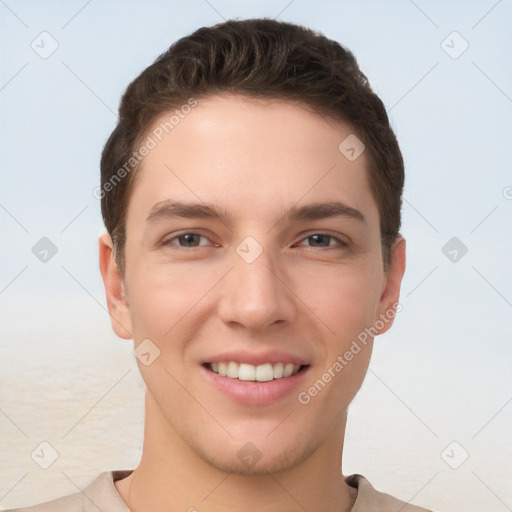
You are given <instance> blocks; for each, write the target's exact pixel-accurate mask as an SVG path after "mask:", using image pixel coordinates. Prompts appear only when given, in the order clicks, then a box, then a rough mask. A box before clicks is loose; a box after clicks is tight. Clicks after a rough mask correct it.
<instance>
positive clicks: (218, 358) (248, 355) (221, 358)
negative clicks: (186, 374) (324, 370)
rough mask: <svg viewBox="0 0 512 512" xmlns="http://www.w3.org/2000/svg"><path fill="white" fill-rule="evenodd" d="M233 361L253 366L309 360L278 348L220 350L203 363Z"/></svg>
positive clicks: (302, 362) (306, 363)
mask: <svg viewBox="0 0 512 512" xmlns="http://www.w3.org/2000/svg"><path fill="white" fill-rule="evenodd" d="M229 361H234V362H236V363H247V364H252V365H254V366H258V365H260V364H265V363H271V364H276V363H284V364H289V363H292V364H298V365H301V366H302V365H308V364H309V362H308V360H307V359H305V358H303V357H301V356H297V355H294V354H290V353H287V352H282V351H279V350H270V351H266V352H259V353H255V352H248V351H240V350H238V351H230V352H222V353H220V354H215V355H212V356H210V357H209V358H208V359H206V360H205V361H204V362H205V363H221V362H229Z"/></svg>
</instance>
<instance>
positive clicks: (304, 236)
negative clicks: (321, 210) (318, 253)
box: [299, 230, 348, 249]
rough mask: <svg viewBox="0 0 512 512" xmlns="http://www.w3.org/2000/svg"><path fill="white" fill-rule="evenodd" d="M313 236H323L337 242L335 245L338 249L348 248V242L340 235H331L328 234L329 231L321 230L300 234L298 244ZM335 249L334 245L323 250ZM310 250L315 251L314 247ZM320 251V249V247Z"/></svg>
mask: <svg viewBox="0 0 512 512" xmlns="http://www.w3.org/2000/svg"><path fill="white" fill-rule="evenodd" d="M313 235H323V236H328V237H331V238H334V239H335V240H336V241H337V242H339V244H338V245H337V246H338V247H347V246H348V241H347V240H344V239H343V238H342V236H341V234H340V233H337V234H333V233H330V232H329V231H322V230H316V231H310V232H307V233H303V234H301V238H300V240H299V242H303V241H304V240H306V239H308V238H309V237H310V236H313ZM335 247H336V245H328V246H327V247H324V249H329V248H335ZM312 249H315V247H312ZM320 249H322V247H320Z"/></svg>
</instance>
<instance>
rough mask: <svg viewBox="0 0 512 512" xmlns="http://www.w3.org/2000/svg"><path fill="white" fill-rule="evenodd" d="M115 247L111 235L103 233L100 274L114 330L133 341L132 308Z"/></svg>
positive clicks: (100, 247) (100, 251)
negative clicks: (127, 296)
mask: <svg viewBox="0 0 512 512" xmlns="http://www.w3.org/2000/svg"><path fill="white" fill-rule="evenodd" d="M113 247H114V245H113V243H112V239H111V237H110V235H109V234H108V233H103V234H102V235H101V236H100V238H99V260H100V272H101V277H102V278H103V284H104V286H105V295H106V297H107V306H108V311H109V313H110V321H111V323H112V329H113V330H114V332H115V333H116V334H117V335H118V336H119V337H120V338H123V339H125V340H131V339H132V325H131V317H130V308H129V303H128V300H127V298H126V295H125V286H124V281H123V276H122V275H121V272H119V269H118V268H117V265H116V262H115V260H114V252H113Z"/></svg>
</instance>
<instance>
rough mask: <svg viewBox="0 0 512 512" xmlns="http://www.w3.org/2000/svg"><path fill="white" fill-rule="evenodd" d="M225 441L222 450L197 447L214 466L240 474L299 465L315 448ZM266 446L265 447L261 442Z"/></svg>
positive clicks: (287, 468) (267, 472)
mask: <svg viewBox="0 0 512 512" xmlns="http://www.w3.org/2000/svg"><path fill="white" fill-rule="evenodd" d="M233 444H234V446H229V445H228V444H227V443H226V444H225V445H224V447H223V448H224V451H223V452H222V453H212V452H211V450H207V449H206V447H201V448H200V449H198V450H197V449H196V453H197V454H198V455H199V456H200V457H201V458H202V459H203V460H204V461H205V462H207V463H208V464H210V465H211V466H213V467H215V468H217V469H219V470H221V471H224V472H226V473H233V474H235V475H239V476H267V475H268V474H269V473H280V472H284V471H288V470H290V469H293V468H294V467H296V466H298V465H299V464H301V463H302V462H304V460H305V459H307V458H308V457H309V455H310V454H311V453H312V452H313V451H314V447H311V446H309V445H308V444H307V443H305V442H304V443H303V444H295V445H290V446H288V445H284V444H283V443H277V447H276V446H275V445H274V446H273V444H274V443H269V442H268V441H267V443H264V442H259V444H258V441H256V442H255V443H251V442H250V441H249V442H247V443H245V444H243V445H242V446H241V447H240V443H238V442H236V443H235V442H233ZM262 445H265V446H263V447H262V448H261V449H260V448H258V446H260V447H261V446H262Z"/></svg>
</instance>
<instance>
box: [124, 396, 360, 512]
mask: <svg viewBox="0 0 512 512" xmlns="http://www.w3.org/2000/svg"><path fill="white" fill-rule="evenodd" d="M346 419H347V416H346V411H344V412H343V414H342V415H341V418H340V420H339V421H338V423H337V424H336V425H335V427H334V428H333V429H332V430H331V432H330V433H329V435H328V436H327V438H326V439H325V440H324V441H323V443H321V444H320V445H319V446H318V447H317V449H316V450H315V451H314V452H313V453H311V454H310V455H309V456H307V457H306V458H305V459H304V460H302V461H301V462H300V463H298V464H297V465H295V466H294V467H292V468H290V469H288V470H286V471H281V472H279V473H270V472H269V473H267V474H265V475H250V476H248V475H239V474H234V473H229V472H226V471H223V470H221V469H219V468H216V467H215V466H213V465H212V464H210V463H209V462H207V461H205V460H204V459H202V458H201V457H199V456H198V454H197V453H196V452H194V451H193V450H192V449H191V448H190V447H189V446H188V445H187V444H186V443H185V442H184V441H183V440H182V439H181V438H180V437H179V436H178V435H177V434H176V432H175V431H174V430H172V429H171V428H169V425H168V423H167V422H166V421H165V418H164V416H163V414H162V413H161V411H160V409H159V408H158V406H157V405H156V403H155V402H154V401H153V400H152V398H151V396H150V395H149V393H147V394H146V421H145V432H144V448H143V453H142V458H141V461H140V464H139V466H138V467H137V468H136V469H135V470H134V471H133V473H132V474H131V475H130V476H129V477H127V478H125V479H123V480H121V481H118V482H116V484H115V485H116V488H117V490H118V492H119V494H120V495H121V497H122V498H123V500H124V502H125V503H126V504H127V505H128V507H129V508H130V510H131V511H132V512H142V511H145V510H151V511H152V512H164V511H165V512H168V511H169V510H183V511H190V512H194V511H198V510H199V511H206V510H207V511H208V512H228V511H232V510H238V511H240V512H249V511H253V510H259V511H261V512H274V511H276V512H277V511H279V512H298V511H304V510H307V511H308V512H317V511H318V512H320V511H322V512H324V511H325V510H336V511H338V512H348V511H350V510H351V509H352V506H353V504H354V501H355V498H356V495H357V490H356V489H354V488H352V487H350V486H348V485H347V484H346V483H345V480H344V478H343V473H342V469H341V461H342V454H343V439H344V435H345V426H346Z"/></svg>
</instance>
